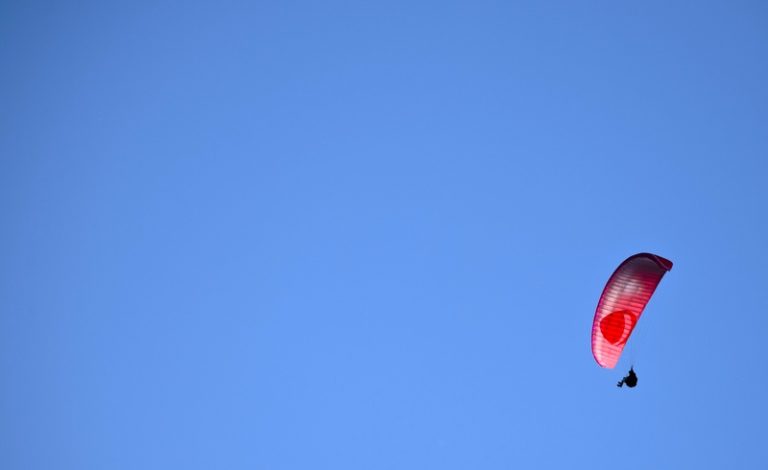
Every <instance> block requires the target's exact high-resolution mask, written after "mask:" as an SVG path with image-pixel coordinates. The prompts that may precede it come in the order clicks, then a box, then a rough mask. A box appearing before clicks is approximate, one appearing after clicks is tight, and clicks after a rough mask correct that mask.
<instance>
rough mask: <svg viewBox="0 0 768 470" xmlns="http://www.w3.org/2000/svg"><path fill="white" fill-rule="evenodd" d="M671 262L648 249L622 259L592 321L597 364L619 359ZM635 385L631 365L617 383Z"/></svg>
mask: <svg viewBox="0 0 768 470" xmlns="http://www.w3.org/2000/svg"><path fill="white" fill-rule="evenodd" d="M670 269H672V262H671V261H669V260H668V259H666V258H662V257H661V256H658V255H654V254H651V253H638V254H636V255H633V256H630V257H629V258H627V259H626V260H624V262H622V263H621V264H620V265H619V267H618V268H616V271H614V273H613V274H612V275H611V277H610V279H608V282H607V283H606V285H605V289H603V294H602V295H601V296H600V300H599V301H598V303H597V310H596V311H595V317H594V320H593V322H592V355H593V356H594V358H595V361H596V362H597V363H598V364H599V365H600V366H601V367H606V368H609V369H612V368H614V367H615V366H616V363H618V362H619V357H620V356H621V353H622V351H623V350H624V346H625V345H626V344H627V341H628V340H629V338H630V336H631V335H632V332H633V331H634V329H635V326H636V325H637V321H638V320H639V319H640V316H641V315H642V313H643V310H644V309H645V306H646V305H647V304H648V301H649V300H650V299H651V296H652V295H653V293H654V291H655V290H656V287H657V286H658V285H659V282H661V278H662V277H664V274H666V273H667V271H669V270H670ZM624 384H626V385H627V386H628V387H634V386H635V385H637V375H636V374H635V371H634V367H633V368H630V370H629V375H627V376H626V377H625V378H624V379H622V380H621V381H620V382H619V384H618V385H619V387H621V386H622V385H624Z"/></svg>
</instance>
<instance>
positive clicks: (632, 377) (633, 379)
mask: <svg viewBox="0 0 768 470" xmlns="http://www.w3.org/2000/svg"><path fill="white" fill-rule="evenodd" d="M624 384H627V387H629V388H632V387H634V386H635V385H637V374H635V370H634V367H630V368H629V374H627V376H626V377H624V378H623V379H621V380H620V381H619V383H617V384H616V386H617V387H621V386H622V385H624Z"/></svg>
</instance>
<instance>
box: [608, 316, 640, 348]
mask: <svg viewBox="0 0 768 470" xmlns="http://www.w3.org/2000/svg"><path fill="white" fill-rule="evenodd" d="M635 323H637V317H636V316H635V315H634V314H633V313H632V312H630V311H629V310H618V311H616V312H613V313H611V314H609V315H606V316H605V317H603V319H602V320H600V332H601V333H602V334H603V337H605V339H606V340H608V342H610V343H611V344H619V343H625V342H626V341H627V339H628V338H629V334H630V333H632V329H633V328H634V327H635Z"/></svg>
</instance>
